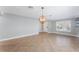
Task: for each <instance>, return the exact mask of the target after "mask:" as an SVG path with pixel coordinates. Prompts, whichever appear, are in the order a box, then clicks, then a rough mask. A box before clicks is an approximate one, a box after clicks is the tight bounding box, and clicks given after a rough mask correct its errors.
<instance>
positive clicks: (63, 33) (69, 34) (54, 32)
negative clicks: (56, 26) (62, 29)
mask: <svg viewBox="0 0 79 59" xmlns="http://www.w3.org/2000/svg"><path fill="white" fill-rule="evenodd" d="M48 33H55V34H61V35H68V36H74V37H79V36H77V35H72V34H65V33H59V32H48Z"/></svg>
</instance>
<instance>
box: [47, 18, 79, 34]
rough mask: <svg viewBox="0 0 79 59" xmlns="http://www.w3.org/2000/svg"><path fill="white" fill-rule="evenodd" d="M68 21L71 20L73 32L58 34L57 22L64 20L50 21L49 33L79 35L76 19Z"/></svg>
mask: <svg viewBox="0 0 79 59" xmlns="http://www.w3.org/2000/svg"><path fill="white" fill-rule="evenodd" d="M66 20H67V19H66ZM68 20H71V32H60V31H59V32H57V31H56V21H64V20H56V21H48V32H49V33H59V34H66V35H77V34H78V32H79V28H75V19H68Z"/></svg>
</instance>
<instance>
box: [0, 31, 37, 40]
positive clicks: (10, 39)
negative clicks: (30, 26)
mask: <svg viewBox="0 0 79 59" xmlns="http://www.w3.org/2000/svg"><path fill="white" fill-rule="evenodd" d="M37 34H38V32H36V33H32V34H28V35H21V36H15V37H11V38H7V39H1V40H0V41H5V40H12V39H17V38H22V37H27V36H32V35H37Z"/></svg>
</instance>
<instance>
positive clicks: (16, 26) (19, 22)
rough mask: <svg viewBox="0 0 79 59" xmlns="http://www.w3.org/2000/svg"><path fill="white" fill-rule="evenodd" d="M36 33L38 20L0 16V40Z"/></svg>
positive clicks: (15, 16)
mask: <svg viewBox="0 0 79 59" xmlns="http://www.w3.org/2000/svg"><path fill="white" fill-rule="evenodd" d="M38 32H39V21H38V20H35V19H30V18H26V17H22V16H17V15H11V14H10V15H9V14H7V15H3V16H0V40H2V39H7V38H11V37H16V36H21V35H26V36H27V35H30V34H34V33H38Z"/></svg>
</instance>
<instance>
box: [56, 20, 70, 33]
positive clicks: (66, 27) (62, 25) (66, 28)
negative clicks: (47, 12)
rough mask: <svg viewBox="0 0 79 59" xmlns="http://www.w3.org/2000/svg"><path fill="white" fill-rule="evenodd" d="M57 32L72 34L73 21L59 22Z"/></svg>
mask: <svg viewBox="0 0 79 59" xmlns="http://www.w3.org/2000/svg"><path fill="white" fill-rule="evenodd" d="M56 31H63V32H71V21H70V20H66V21H57V22H56Z"/></svg>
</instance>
